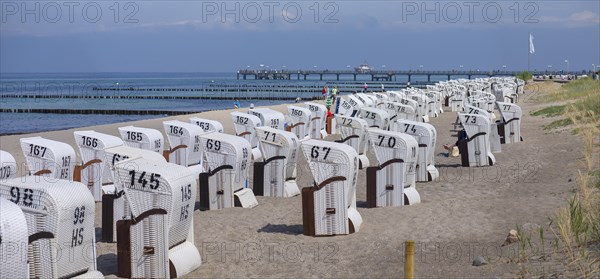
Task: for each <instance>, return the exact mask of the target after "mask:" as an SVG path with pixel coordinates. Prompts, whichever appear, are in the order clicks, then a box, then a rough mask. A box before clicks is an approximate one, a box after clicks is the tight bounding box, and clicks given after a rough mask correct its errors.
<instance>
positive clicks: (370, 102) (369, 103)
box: [354, 93, 376, 107]
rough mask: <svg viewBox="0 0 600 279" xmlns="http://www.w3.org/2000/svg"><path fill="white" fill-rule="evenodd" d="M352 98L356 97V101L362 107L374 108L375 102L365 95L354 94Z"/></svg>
mask: <svg viewBox="0 0 600 279" xmlns="http://www.w3.org/2000/svg"><path fill="white" fill-rule="evenodd" d="M354 97H356V99H358V100H359V101H360V102H361V103H362V104H363V105H364V106H367V107H375V105H376V102H375V101H374V100H373V98H371V97H370V95H368V94H366V93H356V94H355V95H354Z"/></svg>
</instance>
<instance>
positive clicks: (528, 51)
mask: <svg viewBox="0 0 600 279" xmlns="http://www.w3.org/2000/svg"><path fill="white" fill-rule="evenodd" d="M530 40H531V32H529V37H527V71H528V72H529V71H530V65H531V45H530V44H531V42H530Z"/></svg>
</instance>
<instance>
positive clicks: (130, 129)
mask: <svg viewBox="0 0 600 279" xmlns="http://www.w3.org/2000/svg"><path fill="white" fill-rule="evenodd" d="M119 133H120V134H121V139H123V141H124V142H125V145H127V146H131V147H136V148H141V149H146V150H152V151H154V152H158V153H160V154H162V153H163V149H164V148H165V138H164V137H163V134H162V133H161V132H160V131H159V130H156V129H150V128H142V127H135V126H126V127H120V128H119Z"/></svg>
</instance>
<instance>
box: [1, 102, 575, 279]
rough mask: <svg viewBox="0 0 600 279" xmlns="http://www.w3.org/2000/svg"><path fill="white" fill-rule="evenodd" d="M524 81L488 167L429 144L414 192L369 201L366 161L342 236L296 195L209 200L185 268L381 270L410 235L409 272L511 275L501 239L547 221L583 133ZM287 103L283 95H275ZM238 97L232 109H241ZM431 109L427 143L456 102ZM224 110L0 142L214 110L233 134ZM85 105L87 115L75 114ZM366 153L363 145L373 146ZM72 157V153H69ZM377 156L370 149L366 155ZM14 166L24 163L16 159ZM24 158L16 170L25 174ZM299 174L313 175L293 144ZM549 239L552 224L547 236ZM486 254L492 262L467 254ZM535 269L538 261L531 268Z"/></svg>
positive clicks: (265, 272)
mask: <svg viewBox="0 0 600 279" xmlns="http://www.w3.org/2000/svg"><path fill="white" fill-rule="evenodd" d="M528 94H531V92H527V93H526V94H525V95H523V98H522V100H521V101H520V102H519V103H518V104H519V105H520V106H521V108H522V109H523V119H522V122H521V123H522V128H521V134H522V137H523V139H524V141H523V142H521V143H517V144H507V145H503V146H502V152H501V153H497V154H495V156H496V161H497V164H496V165H495V166H493V167H482V168H465V167H461V166H460V158H452V157H444V156H439V155H437V156H436V167H437V168H438V170H439V172H440V178H439V179H438V180H437V181H433V182H428V183H418V184H417V190H418V191H419V193H420V195H421V200H422V203H420V204H416V205H411V206H403V207H388V208H374V209H367V208H366V194H365V193H366V189H365V180H366V174H365V172H366V170H360V171H359V175H358V177H359V180H358V185H357V200H358V207H359V208H358V211H359V212H360V214H361V215H362V218H363V220H364V223H363V224H362V227H361V229H360V231H359V232H358V233H355V234H352V235H347V236H334V237H307V236H304V235H303V234H302V213H301V197H300V196H296V197H293V198H285V199H284V198H271V197H257V199H258V202H259V206H258V207H256V208H252V209H242V208H233V209H225V210H217V211H198V210H196V211H194V224H195V244H196V246H197V247H198V250H199V251H200V253H201V255H202V261H203V263H202V266H201V267H200V268H199V269H197V270H195V271H194V272H192V273H191V274H189V275H188V276H187V277H188V278H233V277H235V278H239V277H261V278H262V277H269V278H272V277H277V278H281V277H286V278H290V277H291V278H300V277H302V278H316V277H319V278H320V277H326V278H382V277H386V278H387V277H396V278H397V277H402V276H403V250H404V249H403V243H404V241H406V240H414V241H415V243H416V244H415V245H416V255H415V275H416V276H417V277H418V278H433V277H436V278H465V277H471V278H482V277H488V278H489V277H491V278H493V277H501V278H507V277H508V278H513V277H518V276H519V270H520V268H521V266H520V264H518V263H515V262H514V261H510V259H511V257H513V258H514V257H516V256H517V255H518V253H519V251H518V247H517V244H513V245H509V246H505V247H501V245H502V243H503V242H504V239H505V237H506V235H507V233H508V231H509V230H511V229H514V228H515V227H516V226H517V225H519V226H520V225H522V224H525V223H533V224H539V225H542V226H547V225H548V222H549V221H548V217H551V216H552V215H553V214H554V213H555V212H556V211H557V209H558V208H559V207H560V206H563V205H564V204H565V201H566V200H567V199H568V197H570V196H571V195H572V192H571V191H572V189H573V188H575V187H576V184H575V175H576V172H577V169H578V167H579V165H578V164H579V163H578V161H579V159H580V158H581V156H582V155H581V150H582V143H581V139H580V137H578V136H575V135H571V133H569V132H561V133H558V134H557V133H549V132H548V131H545V130H543V128H542V125H544V124H548V123H550V122H551V121H552V119H550V118H542V117H532V116H530V115H529V113H530V111H533V110H536V109H539V108H541V107H543V106H546V104H536V103H534V102H532V101H531V100H530V98H528ZM272 108H273V109H276V110H279V111H282V112H284V113H287V108H286V105H277V106H272ZM246 110H247V108H243V109H241V111H246ZM445 111H446V112H445V113H443V114H441V115H440V117H437V118H431V121H430V123H431V124H433V125H434V126H435V127H436V129H437V135H438V136H437V146H436V154H440V153H442V152H445V150H444V149H443V147H442V145H443V144H445V143H452V142H454V141H456V138H454V137H451V134H455V132H452V131H450V130H451V129H452V125H451V123H452V122H454V120H455V118H456V114H455V113H453V112H450V109H449V108H445ZM229 112H230V111H210V112H205V113H200V114H194V115H187V116H177V117H168V118H162V119H153V120H144V121H136V122H129V123H117V124H111V125H103V126H93V127H86V128H77V129H69V130H64V131H52V132H44V133H36V134H27V135H11V136H2V137H0V149H2V150H5V151H8V152H10V153H11V154H12V155H13V156H14V157H15V158H16V160H17V163H18V165H19V166H24V158H23V155H22V152H21V150H20V146H19V139H20V138H23V137H31V136H42V137H45V138H48V139H53V140H58V141H62V142H65V143H68V144H70V145H72V146H73V147H74V148H75V149H76V151H77V153H78V150H77V148H76V145H75V141H74V137H73V131H77V130H95V131H97V132H102V133H107V134H111V135H115V136H118V131H117V127H121V126H126V125H136V126H141V127H148V128H154V129H158V130H160V131H161V132H162V131H163V128H162V121H164V120H168V119H179V120H182V121H186V122H187V121H188V119H189V118H190V117H203V118H209V119H214V120H218V121H220V122H221V123H222V124H223V126H224V128H225V132H226V133H229V134H232V133H233V127H232V123H231V117H230V114H229ZM82 117H85V116H83V115H82ZM370 156H372V154H371V155H370ZM79 161H80V160H79V159H78V162H79ZM371 161H372V162H374V160H371ZM21 168H23V167H21ZM24 173H25V171H24V170H19V174H20V175H23V174H24ZM297 177H298V185H299V186H300V187H307V186H310V185H311V184H312V181H311V179H312V178H311V174H310V171H309V170H308V168H307V165H306V161H305V159H304V158H303V155H301V158H300V159H299V165H298V175H297ZM100 206H101V204H100V203H97V204H96V216H95V217H96V227H97V228H96V233H97V238H98V239H99V238H100V226H101V225H100V224H101V221H100V220H101V216H100V214H101V207H100ZM545 238H547V239H546V245H550V244H549V243H551V241H552V239H553V238H554V236H553V234H552V233H550V232H548V233H547V234H546V236H545ZM97 253H98V255H99V256H98V261H97V264H98V269H99V270H100V271H101V272H102V273H103V274H104V275H105V276H107V277H114V276H115V274H116V271H117V267H116V244H112V243H102V242H98V243H97ZM477 256H483V257H485V258H488V259H489V262H490V264H488V265H485V266H479V267H476V266H472V262H473V259H474V258H475V257H477ZM532 265H533V267H531V268H532V269H535V268H540V270H541V269H544V270H545V272H546V271H548V270H550V271H551V272H552V270H554V269H555V270H556V271H555V273H556V274H557V275H558V276H559V277H560V276H561V274H563V273H562V272H563V270H562V267H561V266H560V265H558V264H553V261H552V259H550V260H548V261H545V262H543V263H542V262H540V263H539V265H538V264H535V263H534V264H532ZM533 274H535V273H533Z"/></svg>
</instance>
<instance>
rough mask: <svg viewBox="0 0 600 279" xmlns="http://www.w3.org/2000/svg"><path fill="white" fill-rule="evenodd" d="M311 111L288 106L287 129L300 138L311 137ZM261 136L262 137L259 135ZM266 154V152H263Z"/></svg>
mask: <svg viewBox="0 0 600 279" xmlns="http://www.w3.org/2000/svg"><path fill="white" fill-rule="evenodd" d="M311 115H312V114H311V112H310V110H309V109H307V108H303V107H299V106H288V115H287V116H288V119H289V123H288V126H287V127H286V131H289V132H292V133H294V134H295V135H296V137H298V139H299V140H305V139H309V138H310V132H311V129H310V125H311V121H310V119H311ZM259 138H260V137H259ZM263 154H264V153H263Z"/></svg>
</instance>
